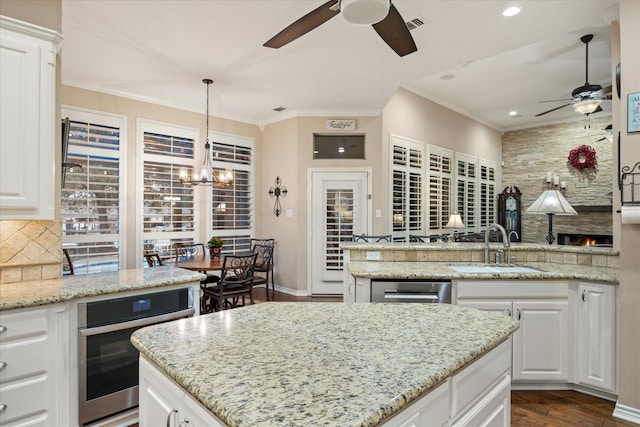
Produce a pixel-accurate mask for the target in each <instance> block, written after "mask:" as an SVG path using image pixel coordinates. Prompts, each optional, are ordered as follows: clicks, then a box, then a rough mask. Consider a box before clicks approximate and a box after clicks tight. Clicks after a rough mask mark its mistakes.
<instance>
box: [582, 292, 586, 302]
mask: <svg viewBox="0 0 640 427" xmlns="http://www.w3.org/2000/svg"><path fill="white" fill-rule="evenodd" d="M582 302H587V291H582Z"/></svg>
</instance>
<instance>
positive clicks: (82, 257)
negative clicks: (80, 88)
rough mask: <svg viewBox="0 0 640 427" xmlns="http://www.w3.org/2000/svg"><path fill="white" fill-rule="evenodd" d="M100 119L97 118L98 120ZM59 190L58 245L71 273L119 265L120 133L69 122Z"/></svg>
mask: <svg viewBox="0 0 640 427" xmlns="http://www.w3.org/2000/svg"><path fill="white" fill-rule="evenodd" d="M98 117H99V116H98ZM70 128H71V131H70V134H69V147H68V156H67V163H74V164H76V165H79V166H76V167H73V168H71V169H68V170H67V172H66V180H65V187H64V188H63V189H62V190H61V203H60V206H61V207H60V214H61V219H62V243H63V247H64V248H65V249H68V250H69V254H70V255H71V258H72V261H73V267H74V273H75V274H86V273H97V272H103V271H116V270H118V269H119V266H120V261H119V259H120V256H119V250H120V214H121V211H120V161H119V154H120V153H119V140H120V129H119V128H117V127H111V126H105V125H98V124H94V123H88V122H80V121H74V120H71V122H70Z"/></svg>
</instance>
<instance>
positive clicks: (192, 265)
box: [173, 255, 222, 271]
mask: <svg viewBox="0 0 640 427" xmlns="http://www.w3.org/2000/svg"><path fill="white" fill-rule="evenodd" d="M173 265H174V267H180V268H185V269H187V270H191V271H214V270H218V271H219V270H222V257H220V258H216V259H213V258H211V257H210V256H209V255H194V256H192V257H190V258H188V259H186V260H182V261H176V262H175V263H174V264H173Z"/></svg>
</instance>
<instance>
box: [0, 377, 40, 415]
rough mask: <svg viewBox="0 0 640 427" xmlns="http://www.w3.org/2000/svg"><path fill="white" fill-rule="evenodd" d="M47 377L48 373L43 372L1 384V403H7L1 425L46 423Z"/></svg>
mask: <svg viewBox="0 0 640 427" xmlns="http://www.w3.org/2000/svg"><path fill="white" fill-rule="evenodd" d="M47 379H48V375H47V374H46V373H42V374H39V375H37V376H33V377H29V378H26V379H22V380H20V381H13V382H10V383H6V384H2V385H0V404H4V405H7V406H6V409H5V410H4V411H3V412H2V413H0V425H2V426H13V425H29V426H31V425H46V420H47V418H49V411H48V410H47V409H46V408H47V405H48V403H49V400H48V396H47V390H48V389H49V387H47V384H46V383H47ZM27 420H28V421H27ZM19 421H20V422H19ZM14 423H15V424H14Z"/></svg>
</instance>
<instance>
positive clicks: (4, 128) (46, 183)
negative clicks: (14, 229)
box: [0, 16, 62, 219]
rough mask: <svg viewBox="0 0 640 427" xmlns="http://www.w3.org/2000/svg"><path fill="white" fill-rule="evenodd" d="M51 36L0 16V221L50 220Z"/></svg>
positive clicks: (56, 37)
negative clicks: (0, 94)
mask: <svg viewBox="0 0 640 427" xmlns="http://www.w3.org/2000/svg"><path fill="white" fill-rule="evenodd" d="M61 41H62V37H61V36H60V34H58V33H57V32H55V31H52V30H48V29H46V28H42V27H39V26H36V25H32V24H29V23H26V22H21V21H18V20H15V19H12V18H8V17H5V16H0V67H1V68H0V93H2V96H1V97H0V123H1V124H2V125H1V126H0V219H54V215H55V208H54V207H55V194H56V191H55V183H56V179H55V171H56V170H57V168H56V154H55V145H56V144H55V140H56V138H55V129H56V125H55V124H56V123H55V118H56V53H57V51H58V47H59V45H60V42H61Z"/></svg>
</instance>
